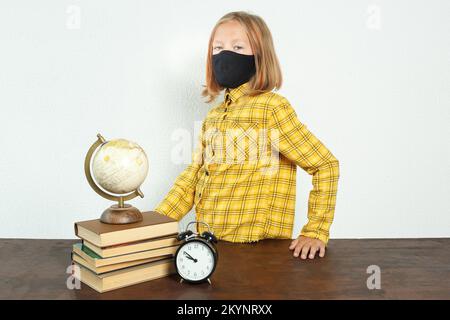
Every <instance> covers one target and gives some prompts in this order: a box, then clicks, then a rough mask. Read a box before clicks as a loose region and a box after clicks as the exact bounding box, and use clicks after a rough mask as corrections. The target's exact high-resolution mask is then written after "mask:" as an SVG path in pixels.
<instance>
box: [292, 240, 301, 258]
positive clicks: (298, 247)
mask: <svg viewBox="0 0 450 320" xmlns="http://www.w3.org/2000/svg"><path fill="white" fill-rule="evenodd" d="M302 247H303V242H299V243H298V244H297V246H296V247H295V250H294V257H298V256H299V254H300V251H301V250H302Z"/></svg>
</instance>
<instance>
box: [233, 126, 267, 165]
mask: <svg viewBox="0 0 450 320" xmlns="http://www.w3.org/2000/svg"><path fill="white" fill-rule="evenodd" d="M225 131H226V132H225V133H224V136H225V137H226V141H225V145H226V148H225V149H226V156H227V159H228V160H229V161H230V162H231V163H233V164H239V165H243V164H244V165H249V166H256V165H257V163H258V159H259V157H260V155H259V150H260V140H261V137H260V134H261V130H260V125H259V123H258V122H257V121H252V122H248V121H245V122H244V121H240V120H230V121H229V122H228V123H227V125H226V126H225Z"/></svg>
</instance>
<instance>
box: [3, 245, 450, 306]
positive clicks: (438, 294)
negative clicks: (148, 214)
mask: <svg viewBox="0 0 450 320" xmlns="http://www.w3.org/2000/svg"><path fill="white" fill-rule="evenodd" d="M77 241H78V240H77ZM74 242H76V241H75V240H13V239H4V240H0V263H1V265H0V299H450V239H402V240H330V242H329V246H328V250H327V255H326V256H325V257H324V258H316V259H314V260H307V261H305V260H300V259H299V258H294V257H293V256H292V254H291V252H290V251H289V249H288V246H289V244H290V240H262V241H260V242H259V243H255V244H234V243H228V242H219V244H218V249H219V254H220V257H219V264H218V266H217V269H216V272H215V273H214V275H213V277H212V285H211V286H210V285H209V284H207V283H205V284H200V285H190V284H187V283H182V284H180V283H179V282H178V277H177V276H176V275H173V276H169V277H165V278H162V279H158V280H154V281H149V282H145V283H142V284H138V285H134V286H130V287H127V288H123V289H119V290H115V291H111V292H107V293H103V294H100V293H97V292H96V291H94V290H92V289H91V288H89V287H88V286H86V285H84V284H82V286H81V289H79V290H69V289H67V287H66V279H67V277H68V276H69V275H68V274H66V268H67V267H68V266H69V265H70V251H71V245H72V243H74ZM370 265H377V266H379V267H380V270H381V289H379V290H378V289H373V290H369V289H368V288H367V278H368V277H369V276H370V275H371V274H368V273H367V268H368V267H369V266H370Z"/></svg>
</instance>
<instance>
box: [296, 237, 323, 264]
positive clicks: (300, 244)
mask: <svg viewBox="0 0 450 320" xmlns="http://www.w3.org/2000/svg"><path fill="white" fill-rule="evenodd" d="M289 250H294V254H293V255H294V257H298V256H299V254H300V252H301V258H302V259H306V257H308V258H309V259H314V256H315V255H316V252H318V253H319V257H321V258H322V257H323V256H325V243H324V242H323V241H322V240H319V239H312V238H308V237H305V236H299V237H298V238H297V239H295V240H293V241H292V242H291V245H290V246H289Z"/></svg>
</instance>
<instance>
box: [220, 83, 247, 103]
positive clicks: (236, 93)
mask: <svg viewBox="0 0 450 320" xmlns="http://www.w3.org/2000/svg"><path fill="white" fill-rule="evenodd" d="M248 89H249V81H247V82H245V83H243V84H241V85H240V86H238V87H236V88H226V89H225V101H227V100H228V99H231V101H232V102H236V101H237V99H239V98H240V97H242V96H243V95H245V94H246V93H247V91H248Z"/></svg>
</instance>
